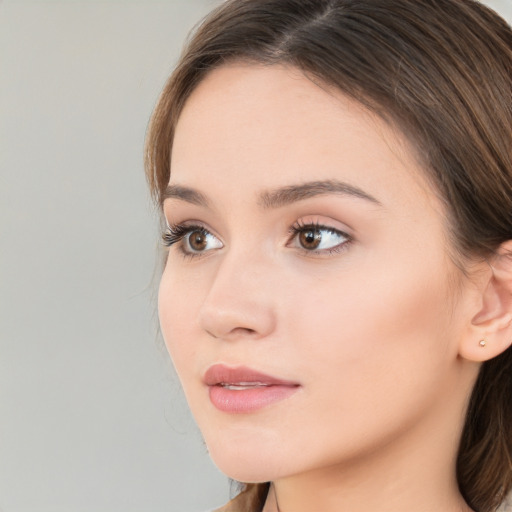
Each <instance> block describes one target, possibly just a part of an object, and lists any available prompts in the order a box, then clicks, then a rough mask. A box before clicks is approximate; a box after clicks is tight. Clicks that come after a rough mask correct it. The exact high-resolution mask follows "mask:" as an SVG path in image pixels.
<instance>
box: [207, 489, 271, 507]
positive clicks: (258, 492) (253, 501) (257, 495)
mask: <svg viewBox="0 0 512 512" xmlns="http://www.w3.org/2000/svg"><path fill="white" fill-rule="evenodd" d="M267 493H268V484H247V485H246V486H245V488H244V489H243V491H242V492H241V493H240V494H238V496H236V498H234V499H232V500H231V501H230V502H229V503H227V504H226V505H224V506H223V507H220V508H217V509H215V510H212V511H211V512H260V511H261V509H262V508H263V503H264V501H265V497H266V495H267Z"/></svg>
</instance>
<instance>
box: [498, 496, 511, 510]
mask: <svg viewBox="0 0 512 512" xmlns="http://www.w3.org/2000/svg"><path fill="white" fill-rule="evenodd" d="M496 512H512V493H510V494H509V495H508V496H507V497H506V498H505V501H504V502H503V503H502V504H501V505H500V507H499V508H498V510H497V511H496Z"/></svg>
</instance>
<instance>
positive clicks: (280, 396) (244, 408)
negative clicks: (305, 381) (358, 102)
mask: <svg viewBox="0 0 512 512" xmlns="http://www.w3.org/2000/svg"><path fill="white" fill-rule="evenodd" d="M203 381H204V383H205V384H206V385H207V386H208V389H209V396H210V401H211V402H212V404H213V405H214V406H215V407H216V408H217V409H219V410H220V411H222V412H226V413H231V414H242V413H246V414H247V413H251V412H254V411H257V410H259V409H262V408H264V407H267V406H269V405H271V404H274V403H276V402H280V401H281V400H284V399H286V398H288V397H290V396H291V395H293V394H294V393H295V392H296V391H297V390H298V389H299V388H300V384H299V383H297V382H292V381H289V380H283V379H279V378H277V377H273V376H271V375H267V374H265V373H261V372H259V371H256V370H253V369H252V368H248V367H246V366H237V367H229V366H225V365H223V364H215V365H213V366H210V368H208V370H207V371H206V373H205V375H204V379H203Z"/></svg>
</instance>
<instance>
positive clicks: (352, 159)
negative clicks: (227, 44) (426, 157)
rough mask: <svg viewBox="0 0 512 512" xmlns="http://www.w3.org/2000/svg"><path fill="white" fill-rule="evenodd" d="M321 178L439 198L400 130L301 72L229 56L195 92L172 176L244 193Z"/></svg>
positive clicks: (178, 137) (180, 128) (180, 129)
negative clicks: (235, 60)
mask: <svg viewBox="0 0 512 512" xmlns="http://www.w3.org/2000/svg"><path fill="white" fill-rule="evenodd" d="M318 179H338V180H339V179H342V180H344V181H346V182H348V183H352V184H354V185H356V186H358V187H360V188H366V189H367V190H368V192H369V193H370V194H372V195H375V193H376V192H378V191H380V193H384V195H388V196H389V198H390V199H391V200H395V201H396V200H397V198H399V197H400V198H401V199H404V198H407V197H416V199H417V196H418V194H421V195H422V196H423V197H424V199H427V200H429V201H430V200H431V199H432V197H433V196H434V194H433V190H432V189H431V187H430V186H429V185H428V184H427V180H426V179H425V177H424V171H423V169H422V168H421V166H420V165H419V163H418V162H417V160H416V158H415V157H414V153H413V152H412V151H411V149H410V147H409V144H408V142H407V140H406V139H405V137H403V136H402V134H401V133H400V132H399V131H397V130H395V129H394V128H393V127H392V126H390V125H389V124H387V123H385V122H384V121H383V120H382V119H380V118H379V117H377V116H376V115H375V114H373V113H371V112H369V111H368V110H367V109H365V108H364V107H363V106H362V105H360V104H359V103H357V102H356V101H354V100H351V99H350V98H348V97H347V96H345V95H344V94H342V93H341V92H340V91H337V90H333V89H332V88H328V87H323V86H321V85H319V84H316V83H313V82H312V81H311V80H310V79H308V78H307V77H306V76H305V75H304V74H303V73H302V72H301V71H300V70H297V69H295V68H291V67H284V66H263V65H256V64H246V63H236V64H230V65H226V66H223V67H220V68H217V69H215V70H213V71H211V72H210V73H209V74H208V75H207V76H206V78H205V79H204V80H203V81H202V82H201V83H200V84H199V85H198V87H197V88H196V89H195V90H194V92H193V93H192V94H191V96H190V97H189V99H188V101H187V102H186V104H185V107H184V109H183V111H182V113H181V116H180V118H179V120H178V123H177V127H176V132H175V139H174V142H173V152H172V161H171V180H170V181H171V183H173V182H174V183H183V184H187V185H192V186H198V187H200V188H202V189H204V188H206V189H208V190H211V191H213V192H215V191H217V190H219V191H221V192H223V193H226V192H228V191H229V190H230V189H235V191H238V194H240V193H241V192H242V191H245V190H254V191H256V190H258V189H262V188H269V187H280V186H286V185H288V184H290V183H300V182H303V181H311V180H318ZM416 199H415V200H416Z"/></svg>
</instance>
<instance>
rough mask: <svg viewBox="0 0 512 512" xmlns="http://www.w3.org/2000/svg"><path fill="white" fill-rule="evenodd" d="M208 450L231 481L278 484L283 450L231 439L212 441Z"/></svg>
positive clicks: (208, 444)
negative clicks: (275, 482)
mask: <svg viewBox="0 0 512 512" xmlns="http://www.w3.org/2000/svg"><path fill="white" fill-rule="evenodd" d="M205 441H206V446H207V448H208V452H209V454H210V457H211V459H212V460H213V462H214V464H215V465H216V466H217V467H218V468H219V470H220V471H221V472H222V473H224V474H225V475H226V476H228V477H229V478H232V479H233V480H237V481H238V482H244V483H262V482H269V481H271V480H275V479H276V478H277V477H278V476H280V471H279V467H280V466H281V465H282V461H281V460H279V459H281V457H283V455H282V453H281V452H280V450H279V449H278V448H277V449H276V448H275V447H269V446H268V445H267V446H265V445H264V443H262V442H261V440H259V441H258V440H254V439H253V440H252V441H244V443H240V442H237V441H236V440H234V439H227V440H226V442H218V439H215V440H211V439H210V440H209V439H208V438H206V437H205Z"/></svg>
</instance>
